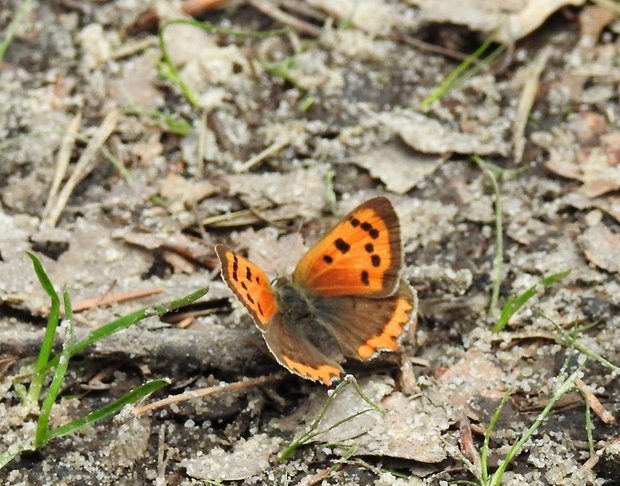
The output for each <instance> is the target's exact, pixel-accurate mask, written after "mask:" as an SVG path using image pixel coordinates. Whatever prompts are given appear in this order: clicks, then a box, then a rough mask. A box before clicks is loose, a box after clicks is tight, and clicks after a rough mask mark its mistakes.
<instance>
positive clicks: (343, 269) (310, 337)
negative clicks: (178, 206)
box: [215, 197, 417, 385]
mask: <svg viewBox="0 0 620 486" xmlns="http://www.w3.org/2000/svg"><path fill="white" fill-rule="evenodd" d="M215 251H216V253H217V256H218V257H219V260H220V262H221V264H222V278H223V279H224V282H226V284H227V285H228V287H229V288H230V290H232V292H233V293H234V294H235V295H236V296H237V297H238V298H239V300H240V301H241V302H242V303H243V305H244V306H245V307H246V309H247V310H248V311H249V313H250V314H251V316H252V318H253V319H254V322H255V324H256V326H257V327H258V328H259V329H260V331H261V332H262V334H263V338H264V339H265V342H266V343H267V347H268V348H269V350H270V351H271V353H272V354H273V355H274V357H275V358H276V360H277V361H278V362H279V363H280V364H281V365H282V366H284V367H285V368H287V369H288V370H289V371H291V372H292V373H295V374H297V375H299V376H302V377H303V378H307V379H310V380H314V381H320V382H321V383H323V384H325V385H331V383H332V382H333V381H335V380H337V379H339V378H340V377H341V375H342V374H343V373H344V371H343V369H342V367H341V366H340V364H339V363H340V362H342V361H343V360H344V358H345V357H352V358H356V359H358V360H363V361H366V360H369V359H371V358H373V357H374V356H375V355H376V354H378V352H379V351H381V350H395V349H397V348H398V342H399V338H400V337H401V336H402V335H403V333H404V332H405V330H406V329H407V327H408V326H409V324H410V323H411V322H412V321H414V320H415V319H416V313H417V294H416V292H415V290H414V289H413V288H412V287H411V286H410V285H409V284H407V282H405V281H404V280H402V279H401V278H400V270H401V267H402V264H403V256H402V244H401V235H400V224H399V222H398V216H397V215H396V212H395V211H394V207H393V206H392V203H391V202H390V200H389V199H387V198H385V197H376V198H373V199H370V200H368V201H366V202H364V203H362V204H361V205H359V206H358V207H356V208H355V209H354V210H353V211H351V212H350V213H349V214H348V215H347V216H345V217H344V218H343V219H342V220H341V221H340V222H339V223H337V224H336V225H335V226H334V227H333V228H332V229H331V230H330V231H329V232H328V233H327V234H326V235H325V236H324V237H323V238H322V239H321V240H320V241H319V242H318V243H316V244H315V245H314V246H313V247H312V248H311V249H310V250H309V251H308V252H307V253H306V254H305V255H304V256H303V257H302V259H301V260H300V261H299V263H298V264H297V267H296V268H295V271H294V272H293V275H292V277H290V278H286V277H281V278H277V279H276V280H275V281H273V282H272V283H270V281H269V279H268V277H267V275H266V274H265V272H264V271H263V270H262V269H261V268H260V267H258V266H257V265H255V264H253V263H252V262H250V261H249V260H247V259H246V258H244V257H242V256H240V255H238V254H237V253H235V252H234V251H232V250H231V249H229V248H227V247H226V246H224V245H217V246H216V247H215Z"/></svg>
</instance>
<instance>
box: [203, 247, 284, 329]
mask: <svg viewBox="0 0 620 486" xmlns="http://www.w3.org/2000/svg"><path fill="white" fill-rule="evenodd" d="M215 253H217V256H218V258H219V259H220V263H221V264H222V278H223V279H224V282H226V285H228V288H229V289H230V290H232V291H233V292H234V294H235V295H236V296H237V297H238V298H239V300H240V301H241V302H242V303H243V305H244V306H245V307H246V309H247V310H248V311H249V312H250V314H251V315H252V317H253V318H254V322H256V323H257V324H258V325H259V328H260V329H261V331H264V330H265V329H266V328H267V326H268V325H269V321H270V320H271V318H272V317H273V316H274V315H275V314H276V312H277V310H278V304H277V302H276V299H275V296H274V295H273V289H272V288H271V284H270V283H269V279H268V278H267V275H265V272H263V271H262V270H261V269H260V268H259V267H258V266H256V265H254V264H253V263H252V262H250V261H249V260H248V259H246V258H243V257H242V256H240V255H237V254H236V253H235V252H234V251H232V250H231V249H230V248H227V247H226V246H224V245H217V246H216V247H215Z"/></svg>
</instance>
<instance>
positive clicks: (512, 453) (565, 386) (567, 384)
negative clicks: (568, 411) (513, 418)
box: [489, 363, 585, 486]
mask: <svg viewBox="0 0 620 486" xmlns="http://www.w3.org/2000/svg"><path fill="white" fill-rule="evenodd" d="M584 365H585V363H584ZM581 374H582V371H581V367H580V368H578V369H577V370H576V371H575V372H573V374H572V375H570V376H569V377H568V378H567V379H566V380H565V381H564V382H563V383H562V384H561V385H560V386H559V387H558V389H557V390H556V391H555V393H554V394H553V397H552V398H551V400H549V403H548V404H547V406H546V407H545V409H544V410H543V411H542V412H540V414H539V415H538V417H536V420H535V421H534V423H533V424H532V425H531V426H530V428H529V429H527V431H526V432H525V433H524V434H523V435H522V436H521V438H520V439H519V440H518V441H517V442H515V443H514V444H513V445H512V447H511V448H510V450H509V451H508V454H507V455H506V458H505V459H504V460H503V461H502V462H501V463H500V465H499V467H498V468H497V470H496V471H495V473H493V476H491V479H490V481H489V484H490V486H499V485H500V484H501V482H502V477H503V476H504V473H505V472H506V468H507V467H508V464H510V462H511V461H512V460H513V459H514V458H515V457H516V456H517V455H518V454H519V453H520V452H521V449H522V448H523V445H524V444H525V443H526V442H527V441H528V440H529V438H530V437H531V436H532V435H533V434H534V433H535V432H536V431H537V430H538V428H539V427H540V425H541V424H542V422H543V420H544V419H545V418H546V417H547V416H548V415H549V414H550V413H551V409H552V408H553V407H554V406H555V404H556V403H557V401H558V400H559V399H560V398H562V397H563V396H564V395H566V394H567V393H568V392H570V391H571V390H572V389H573V387H574V386H575V380H577V378H579V377H580V376H581Z"/></svg>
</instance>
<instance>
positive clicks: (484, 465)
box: [480, 390, 511, 485]
mask: <svg viewBox="0 0 620 486" xmlns="http://www.w3.org/2000/svg"><path fill="white" fill-rule="evenodd" d="M510 393H511V392H510V390H509V391H508V392H506V394H505V395H504V397H503V398H502V401H501V402H499V405H498V406H497V408H496V409H495V413H494V414H493V417H491V421H490V422H489V426H488V427H487V430H486V432H485V434H484V442H483V443H482V450H481V451H480V474H481V477H482V484H484V485H486V484H488V481H489V469H488V462H487V458H488V457H489V442H490V441H491V434H492V433H493V429H494V428H495V425H497V421H498V420H499V418H500V416H501V415H502V412H503V410H504V407H505V406H506V402H508V399H509V398H510Z"/></svg>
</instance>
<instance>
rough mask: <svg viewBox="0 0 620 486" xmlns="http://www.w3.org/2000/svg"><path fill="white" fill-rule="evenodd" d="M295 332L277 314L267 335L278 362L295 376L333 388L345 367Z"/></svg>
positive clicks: (268, 344)
mask: <svg viewBox="0 0 620 486" xmlns="http://www.w3.org/2000/svg"><path fill="white" fill-rule="evenodd" d="M295 329H296V328H295V327H294V326H293V325H291V323H288V322H287V321H286V318H285V316H283V315H282V314H280V313H279V312H278V313H276V314H275V315H274V317H273V319H272V320H271V323H270V324H269V328H268V329H267V331H266V332H265V333H264V334H263V337H264V338H265V342H266V343H267V347H268V348H269V350H270V351H271V353H272V354H273V355H274V356H275V358H276V359H277V360H278V362H279V363H280V364H281V365H282V366H284V367H285V368H287V369H288V370H289V371H291V372H292V373H295V374H296V375H299V376H302V377H303V378H307V379H310V380H313V381H320V382H321V383H323V384H324V385H330V384H331V382H332V381H333V380H335V379H337V378H339V377H340V375H341V374H342V373H343V370H342V368H341V367H340V365H339V364H338V363H336V362H335V361H333V360H332V359H331V358H328V357H327V356H325V355H324V354H323V353H322V352H321V351H319V350H318V349H317V348H316V347H315V346H314V345H312V344H311V343H310V342H309V341H308V340H307V339H306V337H305V336H304V335H303V333H300V332H296V330H295Z"/></svg>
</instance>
